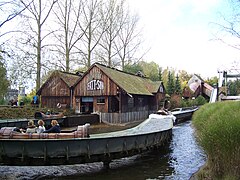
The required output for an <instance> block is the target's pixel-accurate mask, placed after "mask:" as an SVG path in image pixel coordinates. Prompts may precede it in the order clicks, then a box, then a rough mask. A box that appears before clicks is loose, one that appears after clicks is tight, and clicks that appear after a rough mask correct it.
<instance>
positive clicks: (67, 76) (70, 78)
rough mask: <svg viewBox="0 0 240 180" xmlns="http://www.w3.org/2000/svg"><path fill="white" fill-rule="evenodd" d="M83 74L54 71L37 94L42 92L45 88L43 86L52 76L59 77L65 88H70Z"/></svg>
mask: <svg viewBox="0 0 240 180" xmlns="http://www.w3.org/2000/svg"><path fill="white" fill-rule="evenodd" d="M82 75H83V73H78V74H73V73H68V72H63V71H58V70H55V71H53V73H52V74H51V76H50V77H49V78H48V79H47V80H46V82H45V83H44V84H43V85H42V86H41V88H40V89H39V90H38V91H37V94H40V93H41V91H42V88H43V87H44V86H45V84H46V83H47V82H48V80H49V79H50V78H52V77H54V76H59V78H60V79H62V80H63V81H64V82H65V83H66V84H67V86H68V87H69V88H70V87H72V86H73V85H74V84H75V83H76V82H77V81H78V80H79V79H81V77H82Z"/></svg>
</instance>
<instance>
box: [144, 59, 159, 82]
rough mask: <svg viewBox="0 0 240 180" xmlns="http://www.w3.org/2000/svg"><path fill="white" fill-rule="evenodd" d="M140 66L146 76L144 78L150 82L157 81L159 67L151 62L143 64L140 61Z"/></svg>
mask: <svg viewBox="0 0 240 180" xmlns="http://www.w3.org/2000/svg"><path fill="white" fill-rule="evenodd" d="M139 64H140V66H141V67H142V69H143V73H144V74H145V75H146V77H149V78H150V79H151V80H152V81H159V77H158V76H159V75H158V69H159V65H158V64H157V63H155V62H153V61H151V62H149V63H148V62H145V61H141V62H139Z"/></svg>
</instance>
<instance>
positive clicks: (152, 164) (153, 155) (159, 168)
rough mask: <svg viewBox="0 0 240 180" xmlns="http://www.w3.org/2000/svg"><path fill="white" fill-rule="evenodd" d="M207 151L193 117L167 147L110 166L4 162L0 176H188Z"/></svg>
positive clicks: (101, 179)
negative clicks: (5, 164)
mask: <svg viewBox="0 0 240 180" xmlns="http://www.w3.org/2000/svg"><path fill="white" fill-rule="evenodd" d="M205 159H206V157H205V154H204V153H203V151H202V149H201V148H200V147H199V146H198V145H197V143H196V139H195V137H194V129H193V128H192V125H191V121H187V122H185V123H182V124H180V125H177V126H175V127H174V128H173V137H172V140H171V142H170V143H169V144H168V145H166V146H165V148H164V149H161V150H154V151H151V152H149V153H144V154H141V155H136V156H133V157H130V158H124V159H119V160H115V161H113V162H112V163H111V164H110V169H104V168H103V164H102V163H91V164H80V165H69V166H48V167H44V166H38V167H17V166H13V167H11V166H1V170H0V174H1V175H0V178H11V179H12V178H13V179H60V180H63V179H69V180H70V179H71V180H72V179H76V180H77V179H81V180H82V179H83V180H95V179H97V180H108V179H109V180H110V179H111V180H112V179H114V180H122V179H125V180H128V179H129V180H130V179H131V180H134V179H138V180H145V179H148V180H150V179H154V180H156V179H169V180H175V179H176V180H186V179H189V178H190V177H191V175H192V174H193V173H195V172H196V171H197V170H198V169H199V168H200V167H201V166H202V165H203V164H204V163H205Z"/></svg>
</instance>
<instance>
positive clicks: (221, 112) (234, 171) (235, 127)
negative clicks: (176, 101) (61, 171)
mask: <svg viewBox="0 0 240 180" xmlns="http://www.w3.org/2000/svg"><path fill="white" fill-rule="evenodd" d="M193 125H194V127H195V128H196V135H197V139H198V141H199V143H200V145H201V146H202V147H203V149H204V151H205V152H206V154H207V157H208V160H207V164H206V166H205V167H204V168H203V169H202V170H201V171H200V172H199V173H198V175H199V179H208V178H207V177H211V178H210V179H212V178H214V179H215V178H216V179H225V180H228V179H240V140H239V139H240V102H239V101H228V102H217V103H212V104H205V105H204V106H202V107H201V108H200V109H199V110H198V111H196V112H195V113H194V116H193ZM203 177H205V178H203Z"/></svg>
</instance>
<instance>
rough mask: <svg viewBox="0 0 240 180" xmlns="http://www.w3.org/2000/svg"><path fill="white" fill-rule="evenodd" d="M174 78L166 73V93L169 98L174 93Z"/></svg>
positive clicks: (169, 73)
mask: <svg viewBox="0 0 240 180" xmlns="http://www.w3.org/2000/svg"><path fill="white" fill-rule="evenodd" d="M174 89H175V87H174V76H173V74H172V73H171V71H168V82H167V93H168V94H169V95H170V96H171V95H172V94H173V93H174Z"/></svg>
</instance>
